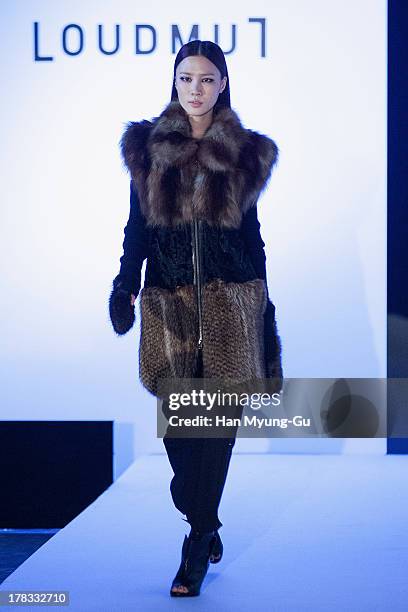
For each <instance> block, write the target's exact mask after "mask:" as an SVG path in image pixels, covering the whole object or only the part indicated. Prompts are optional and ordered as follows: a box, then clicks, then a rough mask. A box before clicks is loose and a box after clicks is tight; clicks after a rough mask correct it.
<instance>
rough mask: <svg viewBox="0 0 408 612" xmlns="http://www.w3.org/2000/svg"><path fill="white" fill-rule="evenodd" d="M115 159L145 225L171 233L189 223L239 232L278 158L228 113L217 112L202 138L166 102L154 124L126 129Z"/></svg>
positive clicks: (259, 136)
mask: <svg viewBox="0 0 408 612" xmlns="http://www.w3.org/2000/svg"><path fill="white" fill-rule="evenodd" d="M120 146H121V153H122V157H123V161H124V164H125V166H126V167H127V169H128V170H129V172H130V175H131V177H132V180H133V182H134V184H135V186H136V189H137V191H138V194H139V200H140V208H141V212H142V214H143V216H144V217H145V219H146V223H147V225H149V226H153V227H154V226H170V227H171V226H175V225H178V224H183V223H185V222H189V221H192V220H193V218H194V217H196V218H200V219H203V220H205V221H207V222H208V223H209V224H210V225H214V226H219V227H225V228H238V227H239V225H240V223H241V220H242V215H243V214H244V213H245V212H246V211H247V210H248V209H249V208H250V207H251V206H253V205H255V203H256V201H257V199H258V197H259V195H260V193H261V192H262V191H263V190H264V188H265V187H266V185H267V183H268V180H269V178H270V175H271V172H272V168H273V166H274V165H275V163H276V162H277V159H278V152H279V150H278V147H277V145H276V144H275V142H274V141H273V140H272V139H271V138H269V137H267V136H265V135H263V134H260V133H258V132H255V131H253V130H249V129H246V128H244V127H243V126H242V124H241V122H240V119H239V118H238V115H237V114H236V112H235V111H234V110H232V109H231V108H227V107H215V108H214V110H213V121H212V123H211V125H210V127H209V128H208V129H207V131H206V132H205V134H204V136H203V137H202V138H200V139H197V138H193V137H192V130H191V125H190V121H189V119H188V115H187V113H186V112H185V110H184V109H183V107H182V106H181V104H180V103H179V102H178V101H172V102H170V103H169V104H168V105H167V106H166V107H165V109H164V110H163V112H162V113H161V114H160V115H159V116H158V117H155V118H153V119H152V121H147V120H144V121H140V122H129V123H128V124H127V126H126V128H125V131H124V133H123V136H122V139H121V142H120Z"/></svg>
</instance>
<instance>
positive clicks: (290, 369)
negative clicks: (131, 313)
mask: <svg viewBox="0 0 408 612" xmlns="http://www.w3.org/2000/svg"><path fill="white" fill-rule="evenodd" d="M199 8H202V9H203V10H202V11H201V14H200V11H199V10H197V5H196V4H195V3H191V2H186V1H180V2H172V3H164V2H162V3H157V2H153V3H135V2H133V1H130V0H122V1H118V0H110V1H108V0H106V1H105V2H103V3H101V2H97V1H89V0H88V1H86V2H80V1H73V0H69V1H68V0H63V1H60V2H58V3H55V2H51V1H50V0H42V1H41V0H36V1H35V2H34V1H29V0H25V1H24V2H19V3H16V2H13V1H12V0H7V1H6V0H4V1H3V2H2V4H1V26H0V27H1V36H0V41H1V46H2V50H1V58H2V59H1V62H2V85H3V87H2V96H1V107H2V108H1V111H2V112H1V122H2V146H1V169H2V181H1V185H2V204H1V235H0V238H1V240H0V242H1V249H2V258H1V261H2V276H1V278H2V317H1V326H2V329H1V346H2V349H1V350H2V355H1V361H2V368H1V369H2V380H1V416H0V418H1V419H2V420H8V419H12V420H20V419H21V420H31V419H35V420H50V419H55V420H60V419H62V420H63V419H69V420H71V419H85V420H94V419H113V420H115V422H116V424H117V435H116V438H115V443H116V449H115V451H116V453H117V470H118V473H119V472H120V471H121V470H122V469H123V466H125V465H127V464H128V463H129V461H130V460H131V459H132V453H135V454H136V455H137V454H139V453H141V452H145V451H151V450H158V451H162V450H163V446H162V441H161V440H158V439H156V437H155V418H156V414H155V411H156V403H155V399H154V398H153V397H152V396H150V395H149V393H148V392H147V391H145V390H144V389H143V387H142V386H141V384H140V382H139V379H138V341H139V328H138V325H137V326H135V327H134V328H133V330H132V331H131V332H130V333H129V334H127V335H126V336H124V337H122V338H118V337H116V336H115V335H114V332H113V330H112V329H111V326H110V321H109V317H108V309H107V300H108V295H109V291H110V287H111V282H112V279H113V277H114V276H115V275H116V274H117V272H118V269H119V257H120V255H121V253H122V241H123V228H124V225H125V224H126V221H127V217H128V212H129V177H128V175H127V174H126V173H125V171H124V169H123V167H122V164H121V160H120V156H119V148H118V142H119V139H120V137H121V134H122V131H123V128H124V125H125V123H126V122H127V121H129V120H133V121H139V120H141V119H143V118H147V119H150V118H151V117H153V116H156V115H158V114H159V113H160V112H161V111H162V109H163V108H164V106H165V105H166V104H167V103H168V101H169V98H170V91H171V81H172V70H173V63H174V59H175V53H172V38H171V26H172V25H173V26H178V28H179V31H180V34H181V36H182V37H183V42H187V41H188V38H189V35H190V31H191V28H192V26H193V25H194V24H197V25H198V37H199V38H201V39H211V40H215V38H214V24H218V25H219V34H220V38H219V41H218V42H219V44H220V45H221V47H222V48H223V49H224V50H225V51H227V50H228V49H230V47H231V27H232V24H236V48H235V50H234V52H233V53H231V54H228V55H227V62H228V70H229V76H230V87H231V104H232V107H233V108H234V109H235V110H236V111H237V113H238V115H239V116H240V118H241V120H242V122H243V124H244V125H245V126H246V127H250V128H252V129H255V130H259V131H261V132H263V133H265V134H267V135H269V136H271V137H272V138H274V140H276V142H277V144H278V146H279V148H280V161H279V164H278V166H277V167H276V168H275V170H274V173H273V176H272V179H271V182H270V185H269V188H268V190H267V191H266V192H265V193H264V194H263V196H262V198H261V200H260V201H259V216H260V220H261V224H262V235H263V238H264V240H265V242H266V245H267V246H266V251H267V265H268V283H269V287H270V294H271V296H272V299H273V301H274V303H275V305H276V310H277V317H278V324H279V330H280V333H281V337H282V342H283V348H284V353H283V359H284V363H283V365H284V371H285V375H286V377H302V378H306V377H334V378H338V377H343V376H345V377H382V376H385V375H386V85H387V76H386V59H387V47H386V44H387V40H386V21H387V15H386V2H385V0H346V2H344V1H340V0H339V1H337V0H330V1H329V2H327V0H269V1H268V2H256V1H255V2H251V3H250V4H247V3H244V2H242V3H237V2H235V1H234V2H232V1H231V2H228V1H227V2H226V3H224V4H223V5H222V6H221V5H220V4H219V2H214V0H207V1H206V2H205V5H204V4H202V5H200V7H199ZM204 9H205V10H204ZM208 15H210V17H207V16H208ZM251 18H258V19H259V18H264V19H265V20H266V21H265V33H266V37H265V57H262V55H261V46H262V45H261V42H262V41H261V35H260V32H261V29H260V25H259V23H256V22H255V23H253V22H250V19H251ZM34 22H37V23H38V39H37V43H38V49H37V52H38V55H40V56H41V57H44V56H48V57H52V58H53V61H35V56H34V47H35V39H34ZM69 24H77V25H78V26H79V27H80V28H81V29H82V31H83V34H84V39H83V45H84V48H83V51H82V53H80V54H78V55H68V54H67V53H66V52H65V51H64V49H63V47H62V33H63V29H64V27H65V26H67V25H69ZM98 24H101V25H103V36H104V45H105V47H106V48H107V49H109V48H113V46H114V42H115V40H114V26H115V24H119V26H120V34H121V46H120V49H119V51H118V52H117V53H116V54H115V55H111V56H108V55H104V54H103V53H101V52H100V51H99V50H98V46H97V45H98V38H97V27H98ZM136 24H149V25H150V26H152V28H154V29H155V31H156V34H157V38H156V48H155V50H154V52H152V53H150V54H138V55H136V54H135V25H136ZM78 41H79V38H78V28H77V29H76V30H75V29H74V28H70V29H69V31H68V33H67V36H66V46H67V48H68V50H71V51H75V49H76V48H77V46H78ZM140 44H141V46H142V47H143V48H145V49H148V48H150V46H151V31H150V30H147V29H145V30H144V32H143V35H142V36H141V40H140ZM179 46H180V44H179V43H177V44H176V52H177V51H178V49H179ZM138 307H139V301H138V303H137V313H138ZM133 426H134V428H133ZM133 431H134V434H133V433H132V432H133ZM133 435H134V440H133ZM132 442H134V448H133V449H132ZM275 442H276V441H274V440H269V441H268V440H256V441H246V440H239V441H238V443H237V444H238V445H237V447H236V448H237V449H239V448H245V449H248V448H252V447H253V446H254V445H256V449H260V448H261V449H265V450H272V451H273V450H276V449H278V448H279V449H280V450H282V442H281V443H280V445H279V446H278V445H277V444H276V443H275ZM287 442H288V443H289V446H288V447H287V448H291V449H292V450H296V448H298V449H299V448H300V446H299V445H301V441H299V440H290V441H287ZM319 442H320V443H321V441H319V440H312V441H310V440H309V443H308V446H307V448H308V449H312V450H313V449H314V450H316V449H317V448H319V444H318V443H319ZM327 442H329V443H333V444H334V445H335V448H336V450H340V451H342V450H343V451H344V450H345V449H346V448H347V441H334V440H330V441H325V443H327ZM367 443H368V441H367V440H366V441H360V442H359V444H358V445H357V446H356V443H355V442H354V448H355V449H357V450H358V449H360V450H363V451H367V450H368V449H369V448H370V449H371V450H372V449H373V448H374V447H375V448H377V449H379V450H380V452H383V449H384V445H382V446H381V444H380V446H378V443H381V441H378V440H377V441H374V446H372V445H371V446H367ZM239 445H240V446H239ZM296 445H297V446H296Z"/></svg>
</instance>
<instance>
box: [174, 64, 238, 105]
mask: <svg viewBox="0 0 408 612" xmlns="http://www.w3.org/2000/svg"><path fill="white" fill-rule="evenodd" d="M226 85H227V77H224V78H222V79H221V74H220V71H219V70H218V68H217V66H215V65H214V64H213V63H212V62H210V60H209V59H207V58H206V57H203V56H202V55H190V56H189V57H185V58H184V59H183V61H181V62H180V63H179V65H178V66H177V69H176V78H175V86H176V89H177V94H178V99H179V102H180V104H181V106H182V107H183V108H184V110H185V111H186V113H187V114H188V115H195V116H199V115H204V114H206V113H208V111H210V110H211V109H212V108H213V106H214V105H215V103H216V102H217V99H218V96H219V95H220V93H221V92H222V91H224V89H225V87H226ZM193 100H198V101H199V102H200V104H197V105H194V104H191V102H192V101H193Z"/></svg>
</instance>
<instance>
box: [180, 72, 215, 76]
mask: <svg viewBox="0 0 408 612" xmlns="http://www.w3.org/2000/svg"><path fill="white" fill-rule="evenodd" d="M180 74H188V75H189V76H191V74H192V73H191V72H180ZM199 76H215V74H214V73H213V72H203V73H201V74H200V75H199Z"/></svg>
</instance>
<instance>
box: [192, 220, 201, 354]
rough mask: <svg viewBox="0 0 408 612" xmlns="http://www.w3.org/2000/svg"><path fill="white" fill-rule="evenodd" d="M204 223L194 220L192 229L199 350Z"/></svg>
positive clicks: (199, 342) (199, 345) (199, 346)
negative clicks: (201, 233) (202, 231)
mask: <svg viewBox="0 0 408 612" xmlns="http://www.w3.org/2000/svg"><path fill="white" fill-rule="evenodd" d="M201 224H202V221H201V219H196V218H194V219H193V222H192V229H193V238H192V257H193V270H194V281H193V282H194V285H195V286H196V287H197V310H198V349H199V350H202V348H203V320H202V319H203V317H202V296H201V287H202V284H201V283H202V277H201V257H200V244H201V243H200V229H201Z"/></svg>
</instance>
